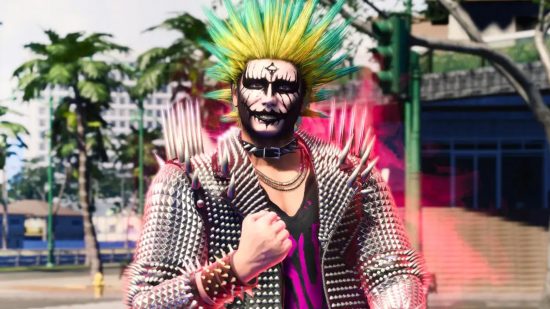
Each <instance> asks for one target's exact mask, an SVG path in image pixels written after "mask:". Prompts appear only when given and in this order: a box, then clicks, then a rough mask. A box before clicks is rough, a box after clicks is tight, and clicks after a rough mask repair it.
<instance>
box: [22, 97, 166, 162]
mask: <svg viewBox="0 0 550 309" xmlns="http://www.w3.org/2000/svg"><path fill="white" fill-rule="evenodd" d="M66 93H67V90H64V89H53V90H52V89H46V90H45V91H44V92H43V93H42V96H41V98H40V99H37V100H33V101H31V102H28V103H27V102H19V103H17V104H14V110H16V111H18V112H20V113H22V114H23V115H24V116H12V117H14V118H15V120H16V121H17V122H19V123H22V124H24V125H25V127H26V128H27V130H28V131H29V135H28V136H23V140H24V142H25V143H26V144H27V146H28V148H27V149H24V150H23V153H24V155H23V158H24V159H26V160H31V159H34V158H47V154H48V139H47V138H46V137H47V135H48V132H49V127H50V124H49V122H48V117H49V100H50V98H51V100H53V102H54V106H55V104H56V103H57V102H59V100H61V99H62V98H63V97H64V96H65V95H66ZM170 96H171V94H170V92H169V91H168V88H167V87H165V88H164V89H162V91H159V92H156V93H154V94H153V95H151V96H150V97H149V98H147V99H146V100H145V101H144V108H145V110H144V127H145V128H146V129H147V128H155V127H157V126H160V122H161V117H160V116H161V110H162V108H163V106H165V105H166V104H167V103H168V102H169V101H170ZM111 98H112V102H111V109H109V110H108V111H106V113H105V114H104V115H103V116H104V119H105V120H106V121H107V123H108V124H109V125H110V126H111V128H112V130H110V131H109V133H111V134H112V137H115V136H117V135H118V134H128V133H130V132H131V130H130V127H131V126H132V125H133V126H134V127H135V128H137V127H138V122H137V119H138V118H137V117H138V108H137V104H135V103H134V102H132V101H131V99H130V97H129V95H128V93H126V92H123V91H120V92H112V93H111ZM45 163H46V162H45Z"/></svg>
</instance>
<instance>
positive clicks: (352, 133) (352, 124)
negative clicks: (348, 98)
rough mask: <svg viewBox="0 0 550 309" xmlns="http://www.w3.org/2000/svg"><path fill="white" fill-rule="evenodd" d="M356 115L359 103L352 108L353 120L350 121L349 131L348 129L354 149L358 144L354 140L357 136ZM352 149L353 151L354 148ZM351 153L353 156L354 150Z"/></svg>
mask: <svg viewBox="0 0 550 309" xmlns="http://www.w3.org/2000/svg"><path fill="white" fill-rule="evenodd" d="M356 114H357V103H355V102H354V103H353V106H352V107H351V119H350V123H349V129H348V138H349V139H351V140H352V142H351V146H352V147H353V146H354V145H355V144H356V143H355V140H354V139H353V138H354V137H356V136H357V135H356V134H355V115H356ZM346 120H347V119H346ZM350 149H351V150H352V149H353V148H350ZM351 153H352V154H353V153H354V152H353V150H352V151H351Z"/></svg>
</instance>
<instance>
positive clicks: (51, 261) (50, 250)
mask: <svg viewBox="0 0 550 309" xmlns="http://www.w3.org/2000/svg"><path fill="white" fill-rule="evenodd" d="M49 116H50V134H49V136H48V260H47V264H46V266H47V267H53V266H54V256H53V251H54V239H53V166H52V147H53V145H52V139H53V97H52V96H50V113H49Z"/></svg>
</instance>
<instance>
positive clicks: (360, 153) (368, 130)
mask: <svg viewBox="0 0 550 309" xmlns="http://www.w3.org/2000/svg"><path fill="white" fill-rule="evenodd" d="M370 133H371V127H368V128H367V133H365V138H364V139H363V144H362V145H361V150H360V151H359V155H360V156H361V157H362V156H363V153H365V150H366V148H367V145H368V141H369V136H370Z"/></svg>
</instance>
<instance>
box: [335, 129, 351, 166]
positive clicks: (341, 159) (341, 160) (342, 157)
mask: <svg viewBox="0 0 550 309" xmlns="http://www.w3.org/2000/svg"><path fill="white" fill-rule="evenodd" d="M352 142H353V133H351V136H350V138H349V139H348V141H347V142H346V146H345V147H344V149H342V152H341V153H340V155H339V156H338V164H340V165H342V164H344V162H346V158H347V156H348V153H349V150H350V149H351V143H352Z"/></svg>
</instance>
